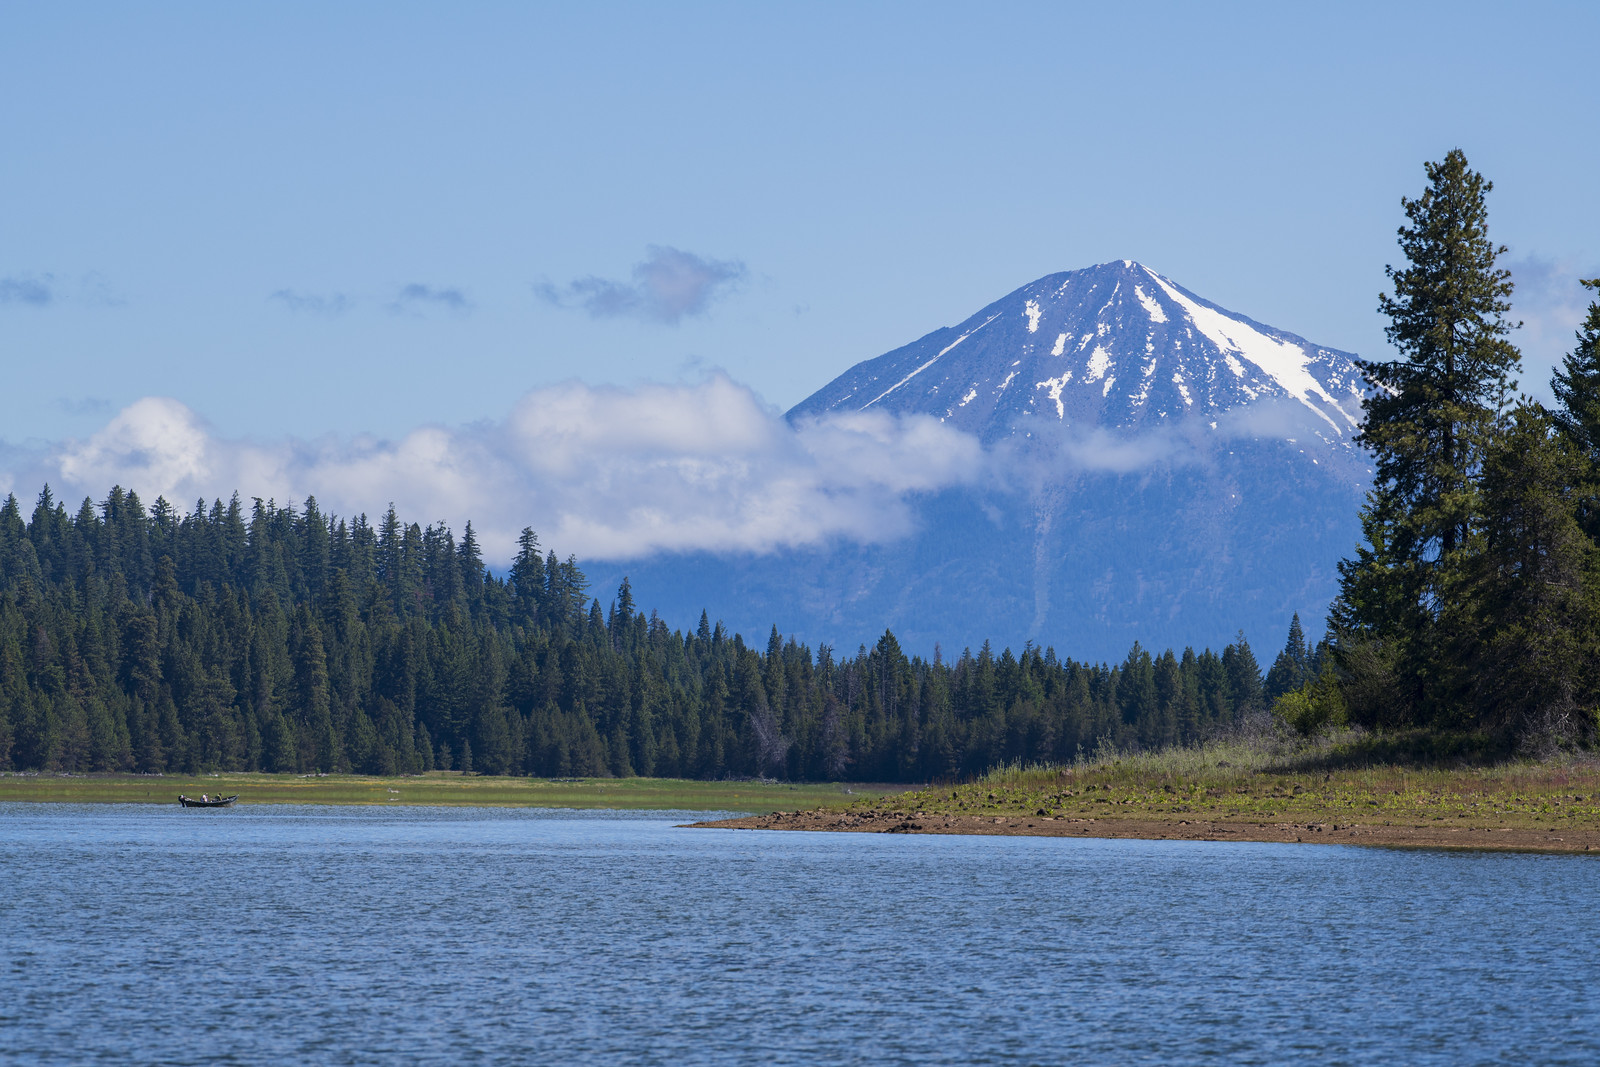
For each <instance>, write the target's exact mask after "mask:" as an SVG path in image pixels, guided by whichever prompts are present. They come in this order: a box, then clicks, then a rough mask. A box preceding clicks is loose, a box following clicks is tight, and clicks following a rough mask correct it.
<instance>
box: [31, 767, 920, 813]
mask: <svg viewBox="0 0 1600 1067" xmlns="http://www.w3.org/2000/svg"><path fill="white" fill-rule="evenodd" d="M904 788H905V787H903V786H894V785H860V784H856V783H851V784H849V785H843V784H840V783H798V782H777V781H772V780H770V779H769V780H757V779H745V780H743V781H732V780H727V781H700V780H695V779H683V778H524V777H521V776H493V775H474V774H462V773H460V772H458V771H430V772H428V773H427V774H422V775H404V776H400V775H396V776H391V777H375V776H369V775H357V774H296V773H292V772H289V773H281V774H274V773H267V772H223V773H219V774H217V775H214V776H213V775H189V774H175V775H142V774H114V773H113V774H94V775H65V774H52V773H48V772H47V773H31V772H16V771H9V772H4V773H0V802H11V803H39V804H49V803H65V804H150V805H156V806H160V805H171V806H173V807H176V806H177V805H178V794H180V793H184V794H187V795H189V796H199V795H200V794H201V793H208V794H220V795H222V796H228V795H230V794H234V793H237V794H239V801H238V803H237V804H236V807H239V808H245V807H254V806H257V805H264V804H328V805H340V806H343V805H371V806H375V807H383V806H389V805H411V806H421V807H483V808H494V807H505V808H524V807H526V808H572V809H604V810H614V811H703V812H729V811H744V812H768V811H774V810H778V809H784V808H795V807H806V808H808V809H823V810H825V809H827V808H829V807H832V806H837V807H845V806H848V805H851V804H854V803H857V802H859V801H862V800H867V801H869V802H872V803H893V801H885V800H884V797H885V795H886V794H889V793H894V792H900V791H902V790H903V789H904Z"/></svg>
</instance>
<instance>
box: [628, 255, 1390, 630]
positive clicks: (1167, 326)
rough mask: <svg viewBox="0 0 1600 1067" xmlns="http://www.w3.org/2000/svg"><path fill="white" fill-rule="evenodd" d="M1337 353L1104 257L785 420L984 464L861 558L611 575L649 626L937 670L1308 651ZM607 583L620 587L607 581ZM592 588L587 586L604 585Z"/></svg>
mask: <svg viewBox="0 0 1600 1067" xmlns="http://www.w3.org/2000/svg"><path fill="white" fill-rule="evenodd" d="M1354 358H1355V357H1353V356H1351V355H1350V354H1348V353H1345V352H1340V351H1337V350H1335V349H1331V348H1327V347H1323V346H1319V345H1315V344H1312V343H1311V342H1308V341H1306V340H1304V339H1303V338H1300V337H1298V336H1296V335H1294V334H1291V333H1287V332H1284V331H1282V330H1278V329H1274V328H1273V327H1270V326H1265V325H1263V324H1261V323H1259V322H1256V321H1254V320H1252V319H1249V318H1246V317H1244V316H1242V315H1239V314H1236V313H1234V312H1231V311H1228V310H1225V309H1223V308H1221V307H1218V306H1217V305H1216V304H1213V303H1211V302H1210V301H1207V300H1205V299H1203V298H1201V297H1199V296H1197V295H1196V294H1194V293H1192V292H1190V291H1189V290H1187V289H1185V288H1183V287H1182V286H1180V285H1178V284H1177V283H1176V282H1174V281H1172V280H1170V279H1168V278H1164V277H1162V276H1161V275H1159V274H1157V273H1156V272H1154V271H1152V270H1150V269H1149V268H1147V267H1144V266H1142V265H1140V264H1138V263H1133V262H1130V261H1127V260H1122V261H1118V262H1113V263H1106V264H1101V265H1099V266H1096V267H1090V268H1087V269H1084V270H1077V271H1068V272H1065V273H1061V274H1052V275H1049V276H1047V277H1044V278H1040V279H1039V280H1038V281H1035V282H1032V283H1030V284H1028V285H1025V286H1023V287H1022V288H1020V289H1017V290H1016V291H1015V292H1013V293H1011V294H1009V295H1008V296H1005V297H1003V298H1002V299H1000V300H997V301H995V302H994V303H992V304H990V305H989V306H988V307H985V308H984V309H983V310H981V311H979V312H978V313H977V314H975V315H972V316H971V317H969V318H967V319H965V320H964V321H962V322H961V323H960V324H959V325H957V326H951V327H945V328H943V329H939V330H935V331H934V332H932V333H930V334H928V335H926V336H925V337H923V338H921V339H920V340H918V341H914V342H912V343H911V344H908V345H906V346H904V347H902V348H898V349H895V350H894V351H892V352H889V353H887V354H885V355H882V356H878V357H877V358H875V359H869V360H866V361H865V362H862V363H859V364H857V365H856V366H854V367H852V368H850V369H849V370H847V371H846V372H845V373H843V374H841V375H840V376H839V377H838V378H837V379H835V380H834V381H832V382H830V383H828V384H827V385H826V386H824V387H823V388H822V389H820V390H818V391H817V392H816V393H815V394H813V395H812V396H811V397H809V398H807V399H806V400H804V401H803V402H801V403H800V404H798V405H796V406H795V407H794V409H793V410H791V411H790V412H789V418H790V420H791V421H795V422H800V421H803V420H806V419H809V418H817V417H822V416H825V415H827V414H828V413H848V412H857V411H870V410H875V409H881V410H886V411H890V412H894V413H899V414H906V415H925V416H931V417H935V418H938V419H940V420H942V421H944V422H945V423H947V424H949V425H952V426H954V427H956V428H958V429H961V430H963V431H966V432H968V433H971V434H974V435H976V436H978V437H979V438H980V439H981V440H982V441H983V442H984V443H985V445H986V446H988V448H989V450H990V455H991V457H994V458H995V459H996V460H1000V461H997V462H994V463H992V464H991V466H992V467H993V469H994V477H992V478H988V479H985V481H984V483H983V485H982V486H981V487H980V488H967V489H954V490H948V491H945V492H941V493H935V494H930V495H928V496H927V497H926V498H925V499H923V500H922V502H921V530H920V532H919V533H918V534H916V535H914V536H912V537H911V538H909V539H901V540H898V541H891V542H888V543H883V544H872V545H860V544H848V543H846V544H837V545H833V546H829V547H825V548H816V549H807V550H794V551H786V552H780V553H778V554H776V555H775V556H773V555H768V556H748V557H737V556H735V557H729V556H716V555H711V554H699V555H693V556H688V557H683V556H678V557H669V558H662V559H658V560H655V561H645V562H635V563H631V564H629V565H628V567H627V568H626V570H627V572H628V573H629V574H630V575H631V576H632V578H633V583H634V588H635V589H637V590H641V591H642V592H643V595H644V596H645V598H646V599H649V600H650V601H651V602H653V603H661V604H663V605H664V607H663V614H664V615H667V617H668V618H669V619H673V618H682V619H684V620H692V619H694V618H698V616H699V611H700V608H701V607H702V606H704V607H707V608H708V609H709V610H710V612H711V614H712V616H713V617H717V616H720V617H722V618H723V619H725V620H726V621H727V622H728V623H729V624H730V626H731V627H732V628H733V629H735V630H739V631H742V632H744V633H746V634H751V633H755V634H762V633H765V632H766V630H767V628H768V627H769V626H771V625H772V624H773V623H776V624H777V625H778V626H779V628H780V629H781V630H783V631H784V632H786V633H788V632H792V633H795V634H796V635H797V636H799V637H801V638H802V639H804V640H808V641H810V642H812V643H818V642H829V643H832V644H835V645H837V646H841V647H851V646H854V645H855V644H857V643H858V642H866V643H868V644H870V643H871V642H872V641H873V640H874V639H875V638H876V637H877V636H878V635H879V634H881V633H882V632H883V630H884V629H885V628H886V627H887V628H892V629H893V630H894V631H895V633H896V634H897V635H899V636H900V638H901V640H902V642H903V643H904V644H906V645H907V647H909V648H913V649H917V650H920V651H922V652H924V653H926V652H927V651H928V650H930V649H931V648H932V647H933V645H934V644H935V642H941V643H942V644H943V645H944V647H945V649H946V650H947V651H950V652H954V651H956V650H959V648H960V647H962V646H963V645H966V644H972V645H974V646H976V645H977V644H978V643H981V642H982V641H983V640H985V639H992V640H993V641H994V642H995V644H996V646H997V647H999V646H1002V645H1007V644H1009V645H1013V646H1020V645H1021V644H1022V643H1023V642H1024V641H1027V640H1032V641H1034V642H1035V643H1037V644H1041V645H1053V646H1055V647H1056V648H1057V650H1058V651H1059V652H1060V653H1061V654H1063V655H1072V656H1076V657H1080V658H1081V657H1093V658H1120V656H1121V655H1123V654H1124V653H1125V652H1126V651H1127V649H1128V647H1129V645H1130V644H1132V642H1133V641H1135V640H1138V641H1140V642H1142V643H1143V644H1145V645H1146V646H1147V647H1155V648H1165V647H1168V646H1173V647H1177V648H1182V647H1183V646H1185V645H1191V644H1192V645H1195V646H1196V647H1199V646H1202V645H1210V646H1211V647H1213V648H1220V647H1221V646H1222V645H1223V644H1225V643H1227V642H1228V641H1229V640H1231V639H1232V638H1233V636H1234V635H1235V633H1236V632H1237V631H1238V630H1240V629H1243V630H1244V631H1245V632H1246V634H1247V636H1248V637H1249V638H1250V639H1251V640H1252V641H1253V642H1254V643H1255V645H1256V647H1257V649H1258V651H1260V653H1261V654H1262V656H1263V657H1264V658H1266V659H1268V660H1270V656H1271V652H1272V651H1273V650H1274V649H1275V647H1276V646H1277V645H1278V643H1279V642H1281V640H1282V635H1283V633H1284V630H1285V628H1286V627H1287V625H1288V622H1289V618H1290V615H1291V614H1293V613H1294V612H1297V611H1298V612H1299V613H1300V614H1301V616H1302V618H1303V619H1305V620H1306V622H1307V625H1308V628H1310V629H1311V630H1312V632H1313V633H1315V632H1316V629H1317V627H1316V620H1318V619H1320V618H1321V616H1322V615H1323V614H1324V613H1325V611H1326V609H1327V606H1328V603H1329V601H1330V600H1331V598H1332V596H1333V594H1334V592H1335V590H1336V588H1337V570H1336V564H1337V562H1338V561H1339V560H1340V559H1341V558H1343V557H1345V556H1348V555H1351V554H1352V552H1353V550H1354V548H1355V546H1356V544H1357V542H1358V539H1359V522H1358V512H1359V509H1360V506H1361V502H1362V498H1363V495H1364V494H1365V492H1366V489H1367V487H1368V485H1369V483H1370V477H1371V472H1370V469H1369V466H1368V459H1367V456H1366V455H1365V453H1364V452H1362V450H1361V449H1359V448H1358V447H1357V446H1356V445H1355V444H1354V442H1353V440H1352V438H1353V434H1354V431H1355V429H1356V427H1357V425H1358V422H1359V419H1360V408H1361V397H1362V384H1361V378H1360V375H1359V372H1358V371H1357V369H1356V367H1355V364H1354ZM619 576H620V572H619ZM603 580H604V579H603Z"/></svg>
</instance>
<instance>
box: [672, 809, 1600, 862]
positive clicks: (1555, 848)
mask: <svg viewBox="0 0 1600 1067" xmlns="http://www.w3.org/2000/svg"><path fill="white" fill-rule="evenodd" d="M691 825H692V826H694V827H699V828H707V829H719V830H822V831H831V832H845V833H877V834H998V835H1004V836H1031V837H1122V838H1139V839H1142V840H1149V841H1272V842H1283V843H1288V844H1294V843H1297V842H1298V843H1306V844H1319V845H1371V846H1380V847H1388V848H1471V849H1501V850H1506V851H1519V852H1595V853H1600V830H1588V829H1567V828H1563V827H1553V828H1551V829H1549V830H1534V829H1524V828H1517V827H1504V828H1502V827H1495V826H1448V825H1443V824H1435V825H1431V826H1430V825H1427V824H1424V823H1416V824H1393V823H1358V822H1338V823H1332V822H1304V823H1292V822H1249V821H1244V820H1239V821H1235V820H1231V819H1230V820H1195V819H1190V820H1184V819H1136V818H1133V819H1092V818H1075V817H1051V816H1019V815H943V814H924V813H920V812H904V811H847V812H839V811H779V812H774V813H773V814H771V815H751V816H746V817H744V818H739V819H720V820H716V821H712V822H697V823H692V824H691Z"/></svg>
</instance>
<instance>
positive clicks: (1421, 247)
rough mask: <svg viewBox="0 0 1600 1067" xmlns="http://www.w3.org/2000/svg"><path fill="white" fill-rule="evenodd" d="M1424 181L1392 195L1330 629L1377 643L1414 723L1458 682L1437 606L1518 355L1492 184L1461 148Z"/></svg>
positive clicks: (1462, 548) (1351, 639)
mask: <svg viewBox="0 0 1600 1067" xmlns="http://www.w3.org/2000/svg"><path fill="white" fill-rule="evenodd" d="M1425 166H1426V170H1427V175H1428V185H1427V188H1426V189H1425V190H1424V191H1423V193H1422V195H1421V196H1420V197H1418V198H1417V199H1415V200H1412V199H1409V198H1402V200H1401V204H1402V206H1403V207H1404V209H1405V214H1406V219H1407V225H1404V226H1402V227H1400V230H1399V238H1400V248H1401V251H1402V252H1404V253H1405V256H1406V259H1407V261H1408V262H1407V264H1406V265H1405V266H1402V267H1398V268H1396V267H1389V268H1387V273H1388V276H1389V278H1390V279H1391V280H1392V282H1393V285H1394V292H1393V295H1389V294H1384V295H1382V296H1380V297H1379V310H1380V311H1381V312H1382V313H1383V314H1384V315H1386V316H1387V317H1388V319H1389V325H1388V327H1387V328H1386V330H1385V334H1386V336H1387V337H1388V340H1389V343H1390V344H1391V345H1393V346H1394V348H1395V349H1396V350H1397V351H1398V352H1399V356H1400V358H1398V359H1394V360H1390V361H1387V362H1369V361H1363V362H1362V364H1361V369H1362V372H1363V373H1364V375H1365V376H1366V379H1367V382H1368V384H1369V385H1370V386H1372V388H1371V389H1370V390H1369V392H1368V395H1367V398H1366V400H1365V401H1364V402H1363V407H1364V410H1365V418H1364V420H1363V422H1362V426H1361V433H1360V436H1359V438H1358V440H1359V441H1360V443H1361V444H1363V445H1364V446H1366V447H1367V448H1368V449H1370V450H1371V452H1372V455H1373V460H1374V478H1373V483H1374V485H1373V490H1372V492H1371V494H1370V495H1369V497H1368V502H1367V506H1366V508H1365V509H1363V512H1362V526H1363V533H1364V535H1365V538H1366V542H1367V543H1366V544H1365V545H1364V546H1362V548H1361V550H1360V551H1359V553H1358V555H1357V558H1356V559H1354V560H1346V561H1344V562H1342V563H1341V564H1340V568H1339V569H1340V577H1341V588H1340V596H1339V600H1338V601H1337V602H1336V603H1335V606H1334V609H1333V612H1332V619H1331V621H1332V623H1333V625H1334V627H1335V629H1336V630H1337V631H1338V632H1339V633H1340V635H1341V642H1342V643H1344V644H1345V645H1347V646H1348V645H1354V644H1360V643H1363V642H1376V643H1378V644H1379V645H1380V646H1385V647H1386V650H1387V653H1386V654H1387V656H1388V660H1387V662H1391V663H1392V664H1393V666H1394V674H1393V686H1394V688H1395V690H1396V691H1395V692H1394V693H1393V694H1392V698H1393V699H1395V700H1397V701H1398V702H1399V703H1400V705H1401V707H1402V708H1406V709H1409V710H1411V711H1412V712H1413V713H1419V714H1421V715H1422V716H1424V717H1426V716H1428V715H1430V714H1432V711H1433V710H1435V709H1437V708H1438V707H1439V706H1440V703H1441V702H1442V701H1447V700H1448V699H1449V696H1450V693H1451V690H1452V687H1453V686H1455V685H1458V684H1459V683H1460V679H1459V678H1457V677H1455V671H1454V667H1455V666H1456V665H1455V664H1452V663H1451V662H1450V661H1449V657H1448V656H1447V655H1446V654H1445V652H1444V649H1445V647H1446V646H1448V645H1449V644H1450V643H1451V641H1452V635H1451V634H1449V633H1443V632H1441V631H1440V626H1439V623H1440V616H1441V611H1442V609H1443V608H1444V607H1445V606H1446V605H1448V604H1449V603H1451V601H1452V600H1453V599H1454V598H1457V597H1458V596H1459V595H1460V593H1461V590H1460V588H1459V583H1460V582H1461V581H1462V580H1463V575H1464V571H1465V569H1466V565H1467V563H1468V561H1469V559H1470V555H1471V552H1470V548H1469V544H1468V542H1469V540H1470V539H1471V537H1472V536H1473V532H1474V529H1475V527H1476V525H1477V524H1478V523H1479V521H1480V519H1481V511H1482V509H1481V501H1480V486H1479V482H1480V477H1481V474H1482V469H1483V461H1484V456H1485V452H1486V449H1487V447H1488V443H1489V441H1490V439H1491V438H1492V437H1493V434H1494V432H1495V428H1496V423H1497V419H1498V417H1499V416H1500V414H1501V412H1503V411H1504V410H1505V408H1506V405H1507V399H1508V396H1509V394H1510V393H1511V392H1512V390H1514V389H1515V388H1516V383H1515V382H1514V381H1513V380H1512V378H1511V375H1512V373H1513V372H1514V371H1515V370H1516V369H1517V366H1518V355H1517V350H1516V348H1515V347H1513V346H1512V345H1511V343H1510V342H1509V341H1508V340H1507V339H1506V337H1507V335H1508V334H1509V333H1510V331H1511V330H1512V329H1513V327H1514V324H1513V323H1511V322H1509V321H1507V319H1506V318H1505V313H1506V312H1507V311H1509V310H1510V303H1509V302H1508V297H1509V296H1510V294H1511V275H1510V272H1509V271H1507V270H1504V269H1503V268H1500V267H1498V266H1497V265H1496V262H1497V259H1498V257H1499V256H1500V255H1501V254H1502V253H1504V252H1505V248H1504V247H1503V246H1498V245H1495V244H1494V243H1493V242H1492V241H1491V240H1490V239H1489V233H1488V213H1487V209H1486V207H1485V204H1484V197H1485V195H1486V194H1487V193H1488V192H1489V191H1490V190H1491V189H1493V188H1494V186H1493V183H1491V182H1489V181H1486V180H1485V179H1484V177H1483V176H1482V175H1481V174H1479V173H1477V172H1476V171H1474V170H1472V169H1471V168H1470V167H1469V166H1468V165H1467V159H1466V156H1465V155H1464V154H1463V153H1462V152H1461V150H1460V149H1452V150H1451V151H1450V152H1449V154H1447V155H1446V156H1445V158H1444V159H1443V160H1442V161H1440V162H1438V163H1428V164H1426V165H1425Z"/></svg>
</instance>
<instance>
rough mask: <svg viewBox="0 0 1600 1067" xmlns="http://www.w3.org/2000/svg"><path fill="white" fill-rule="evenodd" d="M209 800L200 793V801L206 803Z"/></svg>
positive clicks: (209, 799)
mask: <svg viewBox="0 0 1600 1067" xmlns="http://www.w3.org/2000/svg"><path fill="white" fill-rule="evenodd" d="M210 801H211V798H210V797H208V796H206V795H205V794H204V793H201V794H200V803H202V804H206V803H209V802H210Z"/></svg>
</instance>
